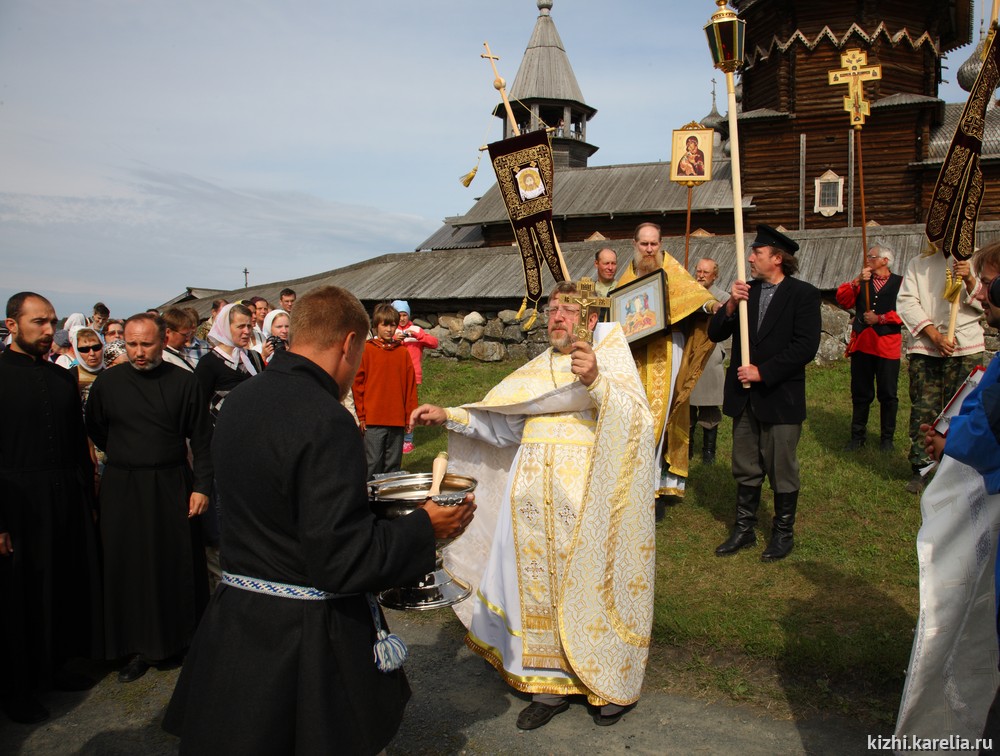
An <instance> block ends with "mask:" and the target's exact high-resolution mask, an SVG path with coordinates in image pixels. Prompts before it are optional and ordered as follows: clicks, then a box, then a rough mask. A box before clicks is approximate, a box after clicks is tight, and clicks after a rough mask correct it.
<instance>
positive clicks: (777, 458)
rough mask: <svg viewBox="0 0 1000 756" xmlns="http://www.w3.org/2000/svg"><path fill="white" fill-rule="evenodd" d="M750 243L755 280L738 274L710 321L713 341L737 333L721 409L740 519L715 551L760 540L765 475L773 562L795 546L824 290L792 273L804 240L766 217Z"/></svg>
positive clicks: (730, 551)
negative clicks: (728, 431)
mask: <svg viewBox="0 0 1000 756" xmlns="http://www.w3.org/2000/svg"><path fill="white" fill-rule="evenodd" d="M750 247H751V251H750V258H749V260H750V273H751V275H752V277H753V279H754V280H753V281H751V282H750V283H747V282H744V281H734V282H733V286H732V296H731V297H730V298H729V300H728V301H727V302H726V304H725V306H724V307H722V308H720V309H719V310H718V311H717V312H716V313H715V315H714V316H713V317H712V320H711V322H710V323H709V326H708V335H709V338H711V339H712V340H713V341H724V340H725V339H727V338H728V337H730V336H733V350H732V351H733V356H732V361H731V362H730V365H729V370H728V371H727V373H726V386H725V394H724V401H723V405H722V411H723V412H724V413H725V414H726V415H728V416H729V417H731V418H733V477H734V478H735V479H736V484H737V493H736V524H735V525H734V526H733V530H732V533H731V534H730V536H729V539H728V540H727V541H726V542H725V543H723V544H721V545H720V546H719V547H718V548H717V549H716V550H715V553H716V554H717V555H718V556H728V555H730V554H734V553H736V552H737V551H739V550H740V549H743V548H746V547H748V546H753V545H754V544H756V543H757V536H756V535H755V534H754V525H755V524H756V522H757V508H758V506H759V505H760V489H761V486H762V485H763V483H764V476H765V475H767V477H768V479H769V480H770V482H771V489H772V490H773V491H774V520H773V521H772V527H771V541H770V543H769V544H768V546H767V548H766V549H765V550H764V553H763V554H761V560H762V561H765V562H770V561H774V560H776V559H784V558H785V557H786V556H788V554H789V552H791V550H792V529H793V526H794V524H795V509H796V506H797V504H798V496H799V463H798V459H797V457H796V455H795V449H796V447H797V446H798V443H799V436H800V435H801V433H802V421H803V420H805V418H806V365H808V364H809V362H810V361H811V360H812V358H813V357H815V356H816V351H817V350H818V349H819V334H820V296H819V291H818V290H817V289H816V287H814V286H812V285H811V284H808V283H806V282H805V281H799V280H798V279H796V278H792V276H793V275H794V273H795V272H796V271H797V270H798V261H797V260H796V259H795V253H796V251H798V248H799V245H798V244H796V243H795V242H794V241H792V240H791V239H789V238H788V237H787V236H785V235H784V234H782V233H780V232H779V231H777V230H775V229H773V228H771V227H770V226H766V225H763V224H761V225H759V226H758V227H757V238H756V239H754V241H753V243H752V244H751V245H750ZM740 300H745V301H746V302H747V309H748V315H749V318H748V322H749V329H748V331H749V337H750V364H748V365H743V364H742V355H741V350H740V349H739V348H737V344H738V342H739V339H740V326H739V321H738V318H737V317H736V315H737V302H739V301H740ZM744 383H748V384H749V388H744V386H743V384H744Z"/></svg>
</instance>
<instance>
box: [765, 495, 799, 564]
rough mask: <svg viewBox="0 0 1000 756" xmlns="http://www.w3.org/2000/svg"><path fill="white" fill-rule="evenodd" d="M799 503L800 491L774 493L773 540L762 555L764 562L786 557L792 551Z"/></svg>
mask: <svg viewBox="0 0 1000 756" xmlns="http://www.w3.org/2000/svg"><path fill="white" fill-rule="evenodd" d="M798 503H799V492H798V491H792V492H791V493H782V494H780V493H776V494H775V495H774V519H773V520H771V540H770V542H769V543H768V544H767V548H766V549H764V553H763V554H761V555H760V561H762V562H774V561H777V560H778V559H784V558H785V557H786V556H788V555H789V554H790V553H792V530H793V528H794V526H795V509H796V507H797V506H798Z"/></svg>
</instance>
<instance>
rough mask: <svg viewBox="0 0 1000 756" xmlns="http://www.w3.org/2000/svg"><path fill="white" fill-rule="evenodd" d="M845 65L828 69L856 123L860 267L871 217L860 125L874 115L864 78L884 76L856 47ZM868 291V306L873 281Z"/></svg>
mask: <svg viewBox="0 0 1000 756" xmlns="http://www.w3.org/2000/svg"><path fill="white" fill-rule="evenodd" d="M840 65H842V66H843V68H841V69H838V70H833V71H827V77H828V79H827V81H828V82H829V84H831V85H833V84H846V85H847V96H846V97H845V98H844V110H846V111H847V114H848V116H850V119H851V126H853V127H854V143H855V145H856V146H857V152H858V184H859V186H860V187H861V269H862V270H864V268H865V264H866V263H867V257H866V255H867V254H868V229H867V226H868V221H867V219H866V218H865V162H864V158H863V157H862V154H861V127H862V126H864V124H865V116H868V115H871V113H872V109H871V103H870V102H869V101H868V100H866V99H865V82H866V81H878V80H879V79H881V78H882V66H876V65H872V66H869V65H868V53H866V52H864V51H863V50H860V49H858V48H857V47H852V48H851V49H849V50H845V51H844V52H843V54H841V56H840ZM862 288H863V289H864V292H865V309H866V310H870V309H871V308H872V306H871V284H869V285H868V286H863V287H862Z"/></svg>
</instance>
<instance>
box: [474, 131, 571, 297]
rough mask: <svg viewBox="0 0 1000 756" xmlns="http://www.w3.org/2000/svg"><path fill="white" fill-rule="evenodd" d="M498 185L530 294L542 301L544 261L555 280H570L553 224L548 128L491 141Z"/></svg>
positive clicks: (490, 147)
mask: <svg viewBox="0 0 1000 756" xmlns="http://www.w3.org/2000/svg"><path fill="white" fill-rule="evenodd" d="M489 151H490V160H491V161H492V162H493V170H495V171H496V174H497V185H498V186H499V188H500V194H501V196H502V197H503V201H504V204H505V205H506V206H507V215H508V216H510V223H511V226H513V228H514V238H515V239H516V240H517V244H518V247H520V250H521V263H522V265H523V266H524V283H525V286H526V287H527V292H528V293H527V298H528V301H530V302H531V303H532V305H533V306H537V304H538V302H539V301H540V300H541V299H542V265H543V263H544V264H545V265H546V266H548V269H549V272H550V273H552V277H553V278H554V279H555V280H556V281H563V280H565V278H566V275H565V272H564V271H565V264H564V263H563V260H562V253H561V252H560V251H559V242H558V241H557V240H556V235H555V231H554V229H553V228H552V184H553V174H554V171H553V165H552V147H551V146H550V145H549V138H548V134H547V133H546V132H545V130H544V129H542V130H539V131H529V132H528V133H526V134H522V135H521V136H516V137H511V138H510V139H504V140H503V141H501V142H494V143H493V144H491V145H489Z"/></svg>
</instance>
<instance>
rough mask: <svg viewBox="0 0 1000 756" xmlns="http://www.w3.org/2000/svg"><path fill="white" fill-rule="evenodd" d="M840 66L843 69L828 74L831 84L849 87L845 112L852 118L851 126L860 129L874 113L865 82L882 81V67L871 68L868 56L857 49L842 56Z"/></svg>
mask: <svg viewBox="0 0 1000 756" xmlns="http://www.w3.org/2000/svg"><path fill="white" fill-rule="evenodd" d="M840 65H842V66H843V68H840V69H836V70H833V71H828V72H827V76H828V77H829V83H830V84H831V85H833V84H846V85H847V96H846V97H844V110H846V111H847V112H848V114H850V116H851V125H852V126H853V127H854V128H856V129H860V128H861V127H862V126H863V125H864V123H865V116H868V115H871V112H872V111H871V103H870V102H869V101H868V100H866V99H865V82H866V81H878V80H879V79H881V78H882V66H875V65H872V66H869V65H868V54H867V53H866V52H864V51H863V50H859V49H858V48H856V47H852V48H851V49H850V50H847V51H845V52H844V53H843V54H842V55H841V56H840Z"/></svg>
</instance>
